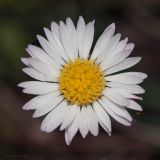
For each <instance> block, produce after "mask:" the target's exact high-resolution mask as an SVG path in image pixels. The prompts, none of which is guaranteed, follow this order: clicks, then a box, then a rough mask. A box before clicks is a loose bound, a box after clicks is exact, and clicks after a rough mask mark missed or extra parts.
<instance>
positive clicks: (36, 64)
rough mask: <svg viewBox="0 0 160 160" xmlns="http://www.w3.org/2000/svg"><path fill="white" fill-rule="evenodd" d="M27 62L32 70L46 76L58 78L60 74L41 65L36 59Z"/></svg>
mask: <svg viewBox="0 0 160 160" xmlns="http://www.w3.org/2000/svg"><path fill="white" fill-rule="evenodd" d="M28 60H29V63H30V65H31V66H32V67H33V68H35V69H36V70H37V71H39V72H41V73H43V74H46V75H50V76H54V77H59V73H60V71H59V70H57V69H55V68H52V67H51V66H49V65H47V64H46V63H43V62H42V61H40V60H38V59H33V58H29V59H28Z"/></svg>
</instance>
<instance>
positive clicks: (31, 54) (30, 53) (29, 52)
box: [26, 48, 36, 58]
mask: <svg viewBox="0 0 160 160" xmlns="http://www.w3.org/2000/svg"><path fill="white" fill-rule="evenodd" d="M26 51H27V52H28V54H29V55H30V56H31V57H32V58H36V57H35V56H34V55H33V53H32V52H31V51H30V50H29V49H28V48H26Z"/></svg>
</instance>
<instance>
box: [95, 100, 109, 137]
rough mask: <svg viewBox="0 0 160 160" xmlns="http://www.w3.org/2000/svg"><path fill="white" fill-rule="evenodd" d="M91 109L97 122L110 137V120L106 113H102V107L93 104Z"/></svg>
mask: <svg viewBox="0 0 160 160" xmlns="http://www.w3.org/2000/svg"><path fill="white" fill-rule="evenodd" d="M93 109H94V111H95V113H96V115H97V119H98V122H99V123H100V125H101V126H102V128H103V129H104V130H105V131H106V132H107V133H108V134H109V135H110V133H111V120H110V118H109V116H108V114H107V112H105V111H104V109H103V108H102V106H101V105H100V104H99V103H98V102H94V103H93Z"/></svg>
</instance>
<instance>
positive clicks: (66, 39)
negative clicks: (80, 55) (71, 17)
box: [60, 21, 76, 60]
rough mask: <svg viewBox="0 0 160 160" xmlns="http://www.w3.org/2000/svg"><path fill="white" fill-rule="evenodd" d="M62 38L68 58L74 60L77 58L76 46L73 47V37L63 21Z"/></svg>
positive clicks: (61, 26)
mask: <svg viewBox="0 0 160 160" xmlns="http://www.w3.org/2000/svg"><path fill="white" fill-rule="evenodd" d="M60 37H61V41H62V44H63V47H64V48H65V51H66V53H67V55H68V57H69V58H70V59H71V60H74V59H75V58H76V57H75V51H74V49H73V48H74V47H75V46H72V45H73V44H72V41H71V36H70V34H69V32H68V29H67V28H66V26H65V24H64V23H63V22H62V21H60Z"/></svg>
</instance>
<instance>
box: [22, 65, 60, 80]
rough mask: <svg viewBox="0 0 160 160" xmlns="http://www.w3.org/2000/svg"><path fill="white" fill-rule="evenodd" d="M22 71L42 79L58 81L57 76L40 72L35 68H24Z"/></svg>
mask: <svg viewBox="0 0 160 160" xmlns="http://www.w3.org/2000/svg"><path fill="white" fill-rule="evenodd" d="M22 71H23V72H25V73H26V74H28V75H29V76H30V77H32V78H34V79H37V80H40V81H49V82H58V79H57V77H55V76H52V75H47V74H43V73H40V72H38V71H37V70H35V69H33V68H23V69H22Z"/></svg>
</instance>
